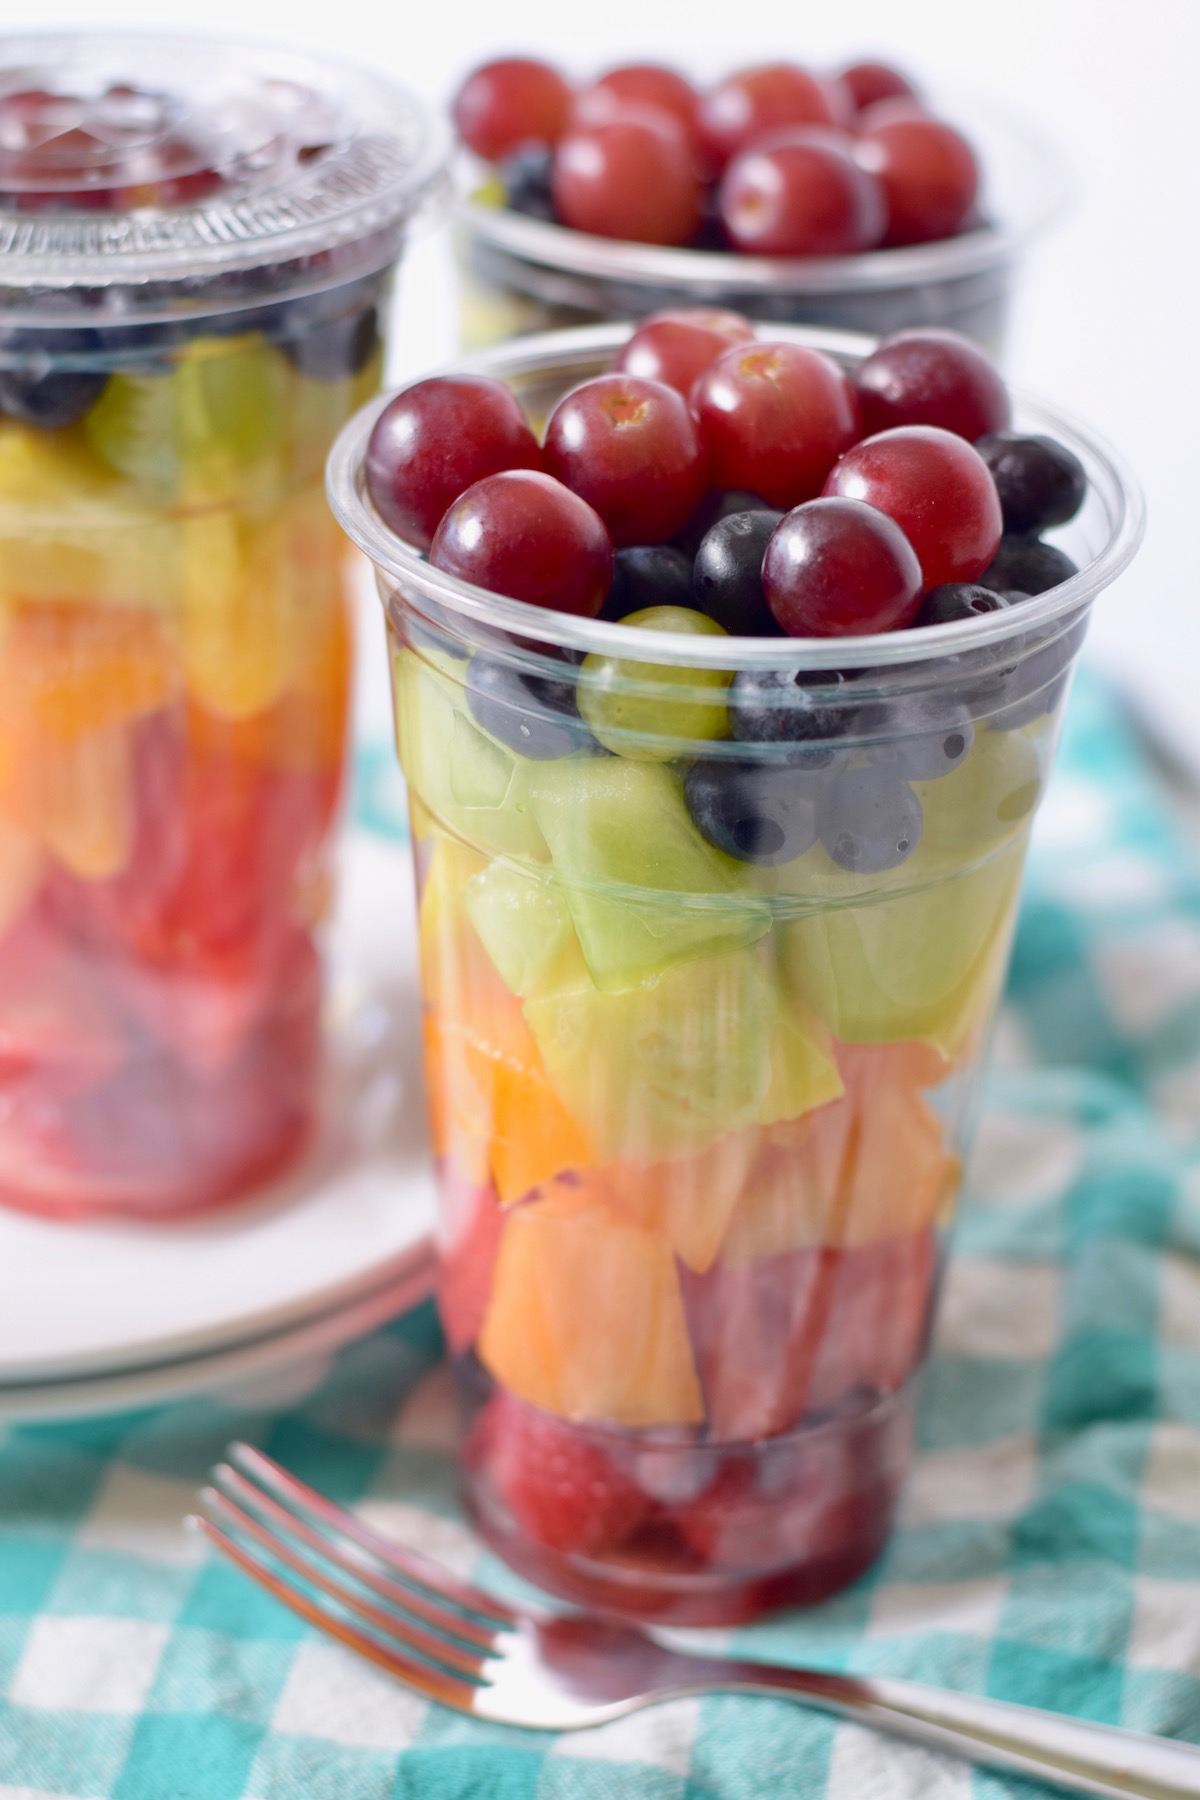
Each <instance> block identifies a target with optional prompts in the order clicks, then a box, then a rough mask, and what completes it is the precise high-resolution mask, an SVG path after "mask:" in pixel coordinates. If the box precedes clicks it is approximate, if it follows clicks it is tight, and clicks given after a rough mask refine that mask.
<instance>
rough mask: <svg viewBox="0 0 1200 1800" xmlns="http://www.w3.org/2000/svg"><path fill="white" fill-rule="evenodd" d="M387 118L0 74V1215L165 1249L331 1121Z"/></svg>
mask: <svg viewBox="0 0 1200 1800" xmlns="http://www.w3.org/2000/svg"><path fill="white" fill-rule="evenodd" d="M441 164H442V147H441V142H440V138H439V135H438V132H437V129H436V128H435V127H434V126H433V125H432V124H431V123H430V121H429V120H428V119H427V118H426V116H425V114H424V113H423V111H422V110H421V109H420V108H419V107H418V106H417V104H416V103H415V102H414V101H413V100H412V99H411V98H410V96H408V95H407V94H406V93H404V92H403V91H402V90H397V89H396V88H395V87H394V86H392V84H390V83H388V82H385V81H383V80H379V79H376V78H375V77H373V76H370V75H367V74H365V73H363V72H361V71H358V70H353V69H339V68H338V67H337V65H336V64H333V65H331V64H329V63H328V62H326V61H322V62H321V63H320V64H319V65H318V64H317V63H315V62H310V61H308V60H306V59H305V58H304V57H302V56H297V55H293V54H292V53H290V52H284V51H275V50H270V49H265V48H262V47H254V46H240V45H236V44H231V43H226V42H222V41H220V40H218V39H215V38H202V37H195V38H179V37H172V38H169V39H156V38H154V37H152V36H144V35H140V34H133V33H128V34H126V33H114V34H109V35H103V36H101V35H96V36H88V35H79V34H73V35H72V36H70V37H67V36H62V37H8V38H0V1202H2V1203H6V1204H11V1205H14V1206H19V1207H28V1208H32V1209H34V1210H37V1211H41V1212H45V1213H48V1214H52V1215H54V1216H56V1217H76V1216H83V1215H87V1214H92V1213H97V1212H114V1213H135V1214H142V1215H154V1216H162V1215H166V1214H173V1213H176V1212H178V1211H180V1210H182V1209H184V1208H192V1207H198V1206H203V1205H207V1204H209V1203H211V1202H215V1201H218V1200H222V1199H226V1198H228V1197H230V1196H232V1195H234V1194H235V1193H237V1192H240V1191H241V1190H243V1189H244V1188H245V1187H246V1186H247V1184H249V1183H251V1182H252V1181H254V1180H255V1179H257V1178H258V1177H260V1176H264V1175H266V1174H267V1173H268V1172H269V1171H273V1170H275V1169H277V1168H279V1167H280V1166H281V1165H282V1164H283V1163H284V1162H285V1161H286V1160H287V1159H288V1158H290V1157H291V1156H293V1155H294V1154H295V1153H296V1152H297V1151H298V1149H299V1148H300V1147H301V1145H302V1144H303V1143H304V1140H305V1138H306V1135H307V1133H308V1131H309V1128H310V1126H311V1124H312V1122H313V1116H314V1106H315V1103H316V1098H317V1091H318V1076H319V1063H320V1016H321V965H320V955H319V934H320V927H321V922H322V920H323V918H324V916H325V914H326V911H327V909H328V904H329V897H330V883H331V877H332V870H331V864H330V858H331V848H332V833H333V827H334V822H335V819H336V816H337V813H338V805H339V796H340V794H341V790H342V785H343V775H344V764H345V754H346V723H347V707H348V702H349V691H350V672H351V652H352V644H351V615H350V596H349V587H348V577H349V572H350V565H349V563H348V561H347V556H346V554H345V549H346V547H345V544H344V540H343V539H342V537H341V534H340V533H339V532H338V530H337V528H336V526H335V524H334V522H333V520H332V518H331V517H330V514H329V512H328V509H327V507H326V505H325V504H324V493H323V485H322V484H323V466H324V461H325V456H326V453H327V450H328V447H329V445H330V443H331V442H332V441H333V438H334V437H335V435H336V433H337V432H338V430H339V429H340V427H341V425H342V424H343V422H344V421H345V420H346V419H347V418H348V417H349V416H350V414H351V413H352V412H353V411H354V410H355V409H356V408H357V407H358V406H360V405H362V404H363V402H364V401H365V400H367V399H368V398H369V397H370V396H371V395H372V394H373V393H374V392H375V391H376V389H377V387H378V383H379V377H380V369H381V359H382V327H383V320H384V317H385V310H386V306H387V300H388V293H389V287H390V282H391V271H392V268H393V266H394V264H395V262H396V260H397V258H398V256H399V254H400V251H401V248H402V245H403V241H404V235H405V232H406V229H407V227H408V223H409V221H410V219H411V217H412V215H413V212H414V209H415V208H416V207H417V206H418V205H419V204H420V203H421V202H422V201H423V200H424V199H425V197H426V195H427V194H428V192H429V191H430V190H431V188H432V186H433V185H434V184H435V182H436V181H437V180H438V179H439V178H440V171H441Z"/></svg>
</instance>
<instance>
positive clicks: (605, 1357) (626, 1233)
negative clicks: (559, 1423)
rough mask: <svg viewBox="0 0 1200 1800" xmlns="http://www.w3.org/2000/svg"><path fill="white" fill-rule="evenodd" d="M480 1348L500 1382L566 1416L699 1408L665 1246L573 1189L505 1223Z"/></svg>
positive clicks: (632, 1421) (694, 1414)
mask: <svg viewBox="0 0 1200 1800" xmlns="http://www.w3.org/2000/svg"><path fill="white" fill-rule="evenodd" d="M478 1352H479V1356H480V1359H481V1360H482V1362H483V1364H484V1366H485V1367H486V1368H487V1369H488V1370H489V1371H490V1372H491V1374H492V1375H494V1376H495V1378H496V1380H497V1381H499V1382H501V1383H503V1385H504V1386H505V1387H507V1388H509V1389H510V1390H511V1391H512V1392H513V1393H515V1394H517V1395H519V1396H520V1398H521V1399H523V1400H528V1401H530V1402H531V1403H532V1404H533V1405H535V1406H541V1407H544V1408H545V1409H546V1410H547V1411H549V1412H554V1413H558V1414H559V1415H560V1416H562V1417H564V1418H571V1419H606V1420H609V1421H611V1422H612V1423H613V1424H617V1425H630V1426H635V1425H687V1424H694V1423H697V1422H698V1421H699V1420H700V1419H702V1418H703V1416H704V1408H703V1403H702V1400H701V1396H700V1386H699V1382H698V1380H697V1377H696V1371H695V1367H694V1365H693V1362H692V1351H691V1345H690V1343H689V1341H688V1333H687V1324H686V1321H685V1318H684V1312H683V1300H682V1296H681V1294H680V1289H679V1276H678V1272H677V1269H676V1263H675V1258H674V1256H673V1255H672V1254H671V1250H670V1248H669V1246H668V1245H667V1244H666V1243H664V1241H663V1239H662V1238H661V1237H660V1236H659V1235H658V1233H657V1232H653V1231H646V1230H643V1229H642V1228H641V1227H640V1226H637V1225H629V1224H625V1223H624V1222H622V1221H620V1220H618V1219H615V1218H614V1216H613V1214H612V1213H611V1212H609V1211H608V1209H607V1208H605V1207H598V1206H594V1205H589V1204H588V1203H587V1202H586V1201H579V1200H576V1199H574V1198H573V1197H569V1196H567V1195H555V1196H553V1197H551V1198H549V1199H546V1200H537V1201H534V1202H532V1203H530V1204H529V1205H526V1206H520V1207H517V1208H515V1209H514V1210H513V1211H512V1212H510V1213H509V1214H508V1216H507V1218H506V1219H505V1222H504V1231H503V1235H502V1237H501V1239H500V1248H499V1252H498V1254H497V1257H496V1266H495V1273H494V1277H493V1282H492V1296H491V1301H490V1304H489V1306H488V1310H487V1315H486V1317H485V1319H484V1322H483V1329H482V1331H481V1333H480V1336H479V1342H478Z"/></svg>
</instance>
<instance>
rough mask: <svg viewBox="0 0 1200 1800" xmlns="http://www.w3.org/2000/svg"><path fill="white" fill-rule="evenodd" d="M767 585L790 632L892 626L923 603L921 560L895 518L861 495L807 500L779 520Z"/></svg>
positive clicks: (841, 632) (767, 560)
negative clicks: (845, 498) (838, 498)
mask: <svg viewBox="0 0 1200 1800" xmlns="http://www.w3.org/2000/svg"><path fill="white" fill-rule="evenodd" d="M762 582H763V592H764V593H765V594H766V597H767V605H768V606H769V607H770V608H771V611H772V613H773V614H774V615H775V618H776V620H777V622H778V623H779V624H780V625H782V627H783V629H784V630H785V631H786V632H788V633H789V635H790V636H792V637H848V636H850V635H851V634H853V633H855V632H870V631H895V630H897V629H898V627H900V626H902V625H908V624H910V623H911V621H912V619H913V618H914V617H915V615H916V613H917V610H918V608H919V607H920V604H921V565H920V563H919V562H918V561H917V554H916V551H915V550H914V549H913V547H912V545H911V544H910V543H909V541H908V539H907V538H906V537H905V535H904V533H903V532H902V531H901V529H900V527H899V526H898V525H897V524H896V523H895V521H894V520H892V519H890V518H889V517H888V516H887V514H886V513H883V512H879V511H877V509H876V508H875V507H873V506H864V505H863V504H862V502H861V501H859V500H837V499H833V500H809V501H807V502H806V503H805V505H803V506H797V507H796V508H795V509H794V510H793V511H792V512H790V513H789V514H788V515H787V517H786V519H784V520H783V522H782V523H781V524H780V525H779V526H778V527H777V528H776V530H775V532H774V533H773V534H772V537H771V540H770V542H769V543H768V545H767V550H766V555H765V556H764V558H763V569H762Z"/></svg>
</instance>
